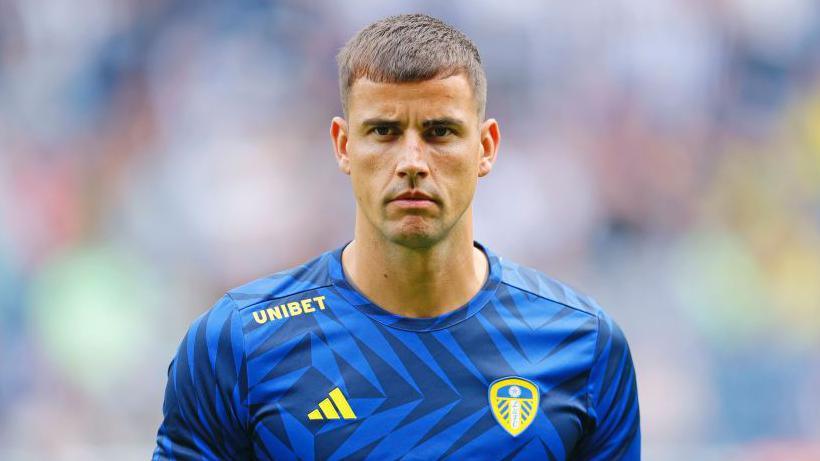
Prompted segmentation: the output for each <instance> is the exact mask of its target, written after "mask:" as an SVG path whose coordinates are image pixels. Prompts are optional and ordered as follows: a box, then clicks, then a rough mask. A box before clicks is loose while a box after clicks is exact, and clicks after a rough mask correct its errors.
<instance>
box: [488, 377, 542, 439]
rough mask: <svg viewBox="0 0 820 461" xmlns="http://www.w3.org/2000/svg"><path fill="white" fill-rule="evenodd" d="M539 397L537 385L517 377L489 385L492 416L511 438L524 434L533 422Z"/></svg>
mask: <svg viewBox="0 0 820 461" xmlns="http://www.w3.org/2000/svg"><path fill="white" fill-rule="evenodd" d="M539 397H540V396H539V392H538V385H537V384H535V383H534V382H532V381H530V380H528V379H524V378H521V377H518V376H507V377H506V378H501V379H497V380H495V381H493V382H492V384H490V391H489V398H490V408H492V410H493V416H495V419H496V421H498V424H500V425H501V427H503V428H504V430H505V431H507V432H509V433H510V435H512V436H513V437H515V436H517V435H518V434H520V433H522V432H524V430H525V429H526V428H528V427H529V426H530V424H532V422H533V420H535V415H536V414H537V413H538V403H539Z"/></svg>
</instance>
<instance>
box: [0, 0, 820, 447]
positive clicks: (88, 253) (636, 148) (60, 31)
mask: <svg viewBox="0 0 820 461" xmlns="http://www.w3.org/2000/svg"><path fill="white" fill-rule="evenodd" d="M513 5H514V6H513ZM819 5H820V4H818V3H817V2H816V1H814V0H722V1H706V0H700V1H690V0H677V1H676V0H615V1H608V2H592V1H587V0H584V1H576V2H540V1H520V2H519V1H517V2H489V1H476V0H471V1H450V2H435V1H416V2H404V3H402V4H401V5H400V6H396V5H391V4H385V2H380V1H363V0H348V1H346V2H338V3H337V2H320V1H311V2H298V1H284V2H265V1H251V0H243V1H234V2H215V1H198V2H195V1H161V0H153V1H137V0H131V1H118V2H110V1H104V0H89V1H83V2H73V1H69V0H0V459H3V460H35V459H49V460H109V459H117V460H132V459H133V460H137V459H146V458H147V457H148V456H149V454H150V452H151V450H152V448H153V442H154V437H155V433H156V429H157V426H158V424H159V421H160V417H161V401H162V392H163V388H164V385H165V381H166V375H165V373H166V367H167V365H168V362H169V360H170V358H171V356H172V354H173V353H174V351H175V348H176V346H177V344H178V342H179V340H180V338H181V337H182V334H183V333H184V331H185V328H186V327H187V325H188V323H189V322H190V321H191V320H192V319H193V318H194V317H195V316H197V315H198V314H199V313H200V312H202V311H203V310H204V309H206V308H207V307H208V306H210V305H211V303H212V302H213V301H215V300H216V299H217V298H218V297H219V296H220V294H221V293H222V292H223V291H224V290H226V289H228V288H230V287H233V286H235V285H238V284H240V283H243V282H245V281H248V280H251V279H253V278H256V277H259V276H261V275H265V274H268V273H271V272H274V271H276V270H279V269H281V268H285V267H289V266H292V265H294V264H297V263H300V262H302V261H305V260H307V259H309V258H311V257H312V256H314V255H316V254H318V253H319V252H321V251H324V250H326V249H329V248H334V247H336V246H338V245H340V244H342V243H343V242H345V241H346V240H347V239H349V238H350V237H351V231H352V224H353V221H352V216H353V214H352V211H353V200H352V197H351V194H350V193H349V185H348V181H347V178H346V177H345V176H343V175H342V174H340V173H338V172H337V171H336V168H335V164H334V161H333V158H332V150H331V145H330V141H329V137H328V126H329V120H330V117H331V116H332V115H334V114H337V113H339V111H340V109H339V103H338V96H337V94H338V93H337V83H336V67H335V62H334V55H335V53H336V51H337V50H338V48H339V47H340V46H341V45H342V44H343V43H344V41H345V40H346V39H347V38H349V37H350V36H351V35H352V34H353V33H355V31H357V30H358V29H359V28H361V27H363V26H364V25H365V24H367V23H369V22H370V21H372V20H375V19H377V18H380V17H383V16H385V15H388V14H393V13H398V12H410V11H422V12H427V13H431V14H433V15H436V16H439V17H441V18H442V19H444V20H445V21H448V22H450V23H452V24H454V25H456V26H457V27H459V28H461V29H462V30H464V31H465V32H466V33H467V34H468V35H470V36H471V37H472V38H473V39H474V40H475V41H476V43H477V44H478V46H479V48H480V50H481V52H482V55H483V60H484V64H485V67H486V71H487V74H488V79H489V102H488V114H489V115H490V116H493V117H495V118H497V119H498V120H499V121H500V123H501V128H502V135H503V139H502V143H501V149H500V155H499V161H498V163H497V165H496V168H495V169H494V171H493V173H492V174H491V175H490V176H489V177H488V178H486V179H484V180H482V181H481V182H480V184H479V191H478V194H477V198H476V229H477V234H476V235H477V238H478V239H479V240H480V241H482V242H484V243H486V244H487V245H489V246H490V247H491V248H492V249H493V250H495V251H496V252H497V253H500V254H502V255H504V256H505V257H507V258H509V259H513V260H515V261H518V262H520V263H522V264H527V265H531V266H533V267H535V268H538V269H540V270H542V271H543V272H546V273H548V274H551V275H553V276H555V277H557V278H559V279H562V280H564V281H566V282H568V283H570V284H571V285H573V286H575V287H579V288H581V289H582V291H584V292H587V293H589V294H591V295H592V296H594V297H596V298H597V299H598V300H599V301H600V302H601V303H602V304H603V305H604V306H605V308H607V310H608V311H609V312H610V313H612V314H613V316H614V317H615V318H616V319H618V320H619V322H620V323H621V325H622V326H623V328H624V330H625V331H626V333H627V335H628V337H629V338H630V341H631V345H632V348H633V355H634V357H635V361H636V366H637V372H638V385H639V389H640V396H641V410H642V422H643V437H644V453H645V459H647V460H763V459H776V460H785V459H789V460H804V459H805V460H807V459H820V445H819V444H818V440H820V418H818V415H819V414H820V394H819V393H818V389H820V275H818V274H820V6H819Z"/></svg>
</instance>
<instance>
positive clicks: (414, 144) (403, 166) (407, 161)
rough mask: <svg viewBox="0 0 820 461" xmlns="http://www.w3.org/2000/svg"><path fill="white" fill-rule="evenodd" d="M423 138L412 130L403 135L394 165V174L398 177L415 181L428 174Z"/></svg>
mask: <svg viewBox="0 0 820 461" xmlns="http://www.w3.org/2000/svg"><path fill="white" fill-rule="evenodd" d="M424 148H425V146H424V140H423V139H422V138H421V136H419V135H418V134H417V133H415V132H414V131H412V130H408V132H407V134H406V135H405V136H404V142H403V143H402V144H401V145H400V146H399V149H400V153H399V163H398V165H396V174H398V175H399V177H400V178H402V179H404V178H408V179H410V180H411V181H416V180H417V179H419V178H424V177H425V176H427V175H429V174H430V167H429V166H428V165H427V160H426V158H425V155H424Z"/></svg>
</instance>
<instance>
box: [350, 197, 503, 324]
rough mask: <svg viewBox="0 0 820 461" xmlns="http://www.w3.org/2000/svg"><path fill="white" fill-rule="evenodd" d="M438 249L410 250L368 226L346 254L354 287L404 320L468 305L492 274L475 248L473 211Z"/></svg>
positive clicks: (360, 229)
mask: <svg viewBox="0 0 820 461" xmlns="http://www.w3.org/2000/svg"><path fill="white" fill-rule="evenodd" d="M461 221H462V222H460V223H458V224H457V225H456V226H454V227H453V229H452V230H451V232H450V233H449V234H448V235H447V237H445V238H444V239H442V240H441V241H439V242H436V244H435V245H433V246H430V247H425V248H410V247H406V246H403V245H400V244H398V243H395V242H392V241H390V240H387V239H386V238H384V236H383V235H382V234H381V233H380V232H378V231H376V230H375V229H373V228H372V226H366V225H362V224H363V223H366V222H367V220H366V219H364V218H362V217H359V216H357V220H356V231H355V235H354V240H353V241H352V242H351V243H350V244H349V245H348V246H347V247H346V248H345V250H344V252H343V253H342V267H343V268H344V269H343V270H344V272H345V275H346V277H347V279H348V281H349V282H350V283H351V284H353V285H354V286H355V287H356V289H358V290H359V291H360V292H361V293H362V294H364V295H365V296H367V297H368V298H369V299H371V300H372V301H373V302H374V303H376V304H377V305H378V306H380V307H381V308H383V309H385V310H387V311H389V312H392V313H394V314H397V315H401V316H404V317H435V316H439V315H442V314H445V313H447V312H450V311H452V310H455V309H458V308H459V307H461V306H463V305H464V304H466V303H467V302H468V301H469V300H470V299H471V298H472V297H473V296H475V294H476V293H478V291H479V290H480V289H481V286H482V285H483V284H484V280H485V278H486V277H487V273H488V271H489V265H488V262H487V258H486V257H485V256H484V253H483V252H482V251H481V250H479V249H478V248H476V247H475V246H473V232H472V210H471V209H468V210H467V211H466V212H465V213H464V216H462V220H461Z"/></svg>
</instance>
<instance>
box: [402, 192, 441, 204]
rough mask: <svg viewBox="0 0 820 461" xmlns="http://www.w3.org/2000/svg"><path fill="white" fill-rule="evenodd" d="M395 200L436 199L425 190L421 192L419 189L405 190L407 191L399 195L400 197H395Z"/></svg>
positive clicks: (431, 200)
mask: <svg viewBox="0 0 820 461" xmlns="http://www.w3.org/2000/svg"><path fill="white" fill-rule="evenodd" d="M393 200H419V201H422V200H427V201H430V202H433V201H434V200H433V198H432V197H430V196H429V195H427V194H425V193H424V192H419V191H409V192H405V193H403V194H401V195H399V196H398V197H395V198H394V199H393Z"/></svg>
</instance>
